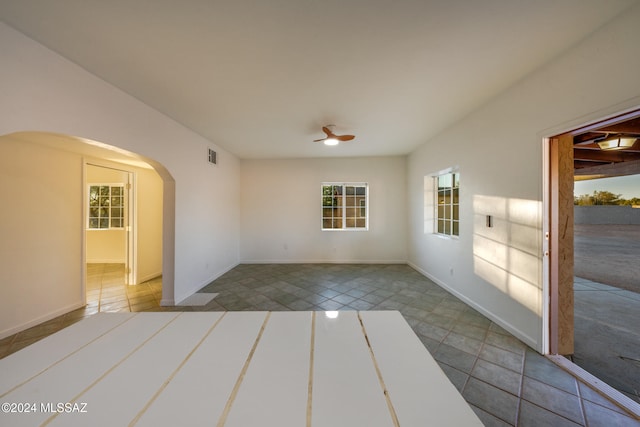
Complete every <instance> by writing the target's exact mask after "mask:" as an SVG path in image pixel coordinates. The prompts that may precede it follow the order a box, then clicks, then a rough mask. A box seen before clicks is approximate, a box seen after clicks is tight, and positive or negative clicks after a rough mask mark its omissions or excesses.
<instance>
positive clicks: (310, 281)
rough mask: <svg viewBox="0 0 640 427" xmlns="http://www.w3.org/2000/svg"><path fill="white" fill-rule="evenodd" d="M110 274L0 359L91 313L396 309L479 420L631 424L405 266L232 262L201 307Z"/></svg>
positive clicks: (1, 347)
mask: <svg viewBox="0 0 640 427" xmlns="http://www.w3.org/2000/svg"><path fill="white" fill-rule="evenodd" d="M114 275H117V274H116V273H114ZM112 279H113V280H114V281H115V279H114V278H110V277H109V274H105V278H104V279H103V284H102V291H101V293H97V294H96V293H93V294H92V298H93V297H96V295H97V296H99V298H100V299H99V301H98V302H96V303H93V302H92V303H91V304H89V305H88V306H87V308H86V309H80V310H76V311H74V312H72V313H69V314H67V315H65V316H61V317H60V318H58V319H54V320H52V321H50V322H47V323H46V324H44V325H40V326H38V327H36V328H32V329H30V330H27V331H24V332H21V333H19V334H16V335H14V336H12V337H9V338H6V339H4V340H2V341H0V357H1V356H4V355H6V354H9V353H11V352H13V351H16V350H17V349H19V348H22V347H24V346H25V345H28V344H30V343H31V342H33V341H35V340H37V339H40V338H42V337H44V336H46V335H48V334H50V333H53V332H55V331H56V330H59V329H60V328H62V327H63V326H66V325H68V324H71V323H73V322H74V321H77V320H79V319H81V318H82V317H84V316H86V315H90V314H93V313H95V312H97V311H142V310H181V311H218V310H232V311H240V310H271V311H279V310H370V309H371V310H384V309H388V310H399V311H400V312H401V313H402V314H403V316H404V317H405V319H406V320H407V322H408V323H409V324H410V325H411V327H412V328H413V329H414V331H415V332H416V334H417V335H418V336H419V337H420V339H421V340H422V342H423V343H424V345H425V347H426V348H427V349H428V350H429V351H430V352H431V353H432V354H433V356H434V358H435V359H436V360H437V361H438V363H439V364H440V366H441V367H442V369H443V370H444V372H445V373H446V374H447V376H448V377H449V379H450V380H451V382H452V383H453V384H454V385H455V386H456V387H457V388H458V390H459V391H460V392H461V393H462V395H463V396H464V398H465V399H466V400H467V402H468V403H469V404H470V405H471V406H472V408H473V409H474V411H476V413H477V414H478V416H479V417H480V418H481V419H482V421H483V422H484V423H485V424H486V425H488V426H589V427H595V426H614V425H615V426H639V425H640V421H638V420H635V419H633V418H631V417H629V416H628V414H626V413H625V411H623V410H622V409H620V408H618V407H617V406H616V405H614V404H612V403H611V402H609V401H608V400H606V399H604V398H603V397H601V396H600V395H599V394H597V393H596V392H594V391H593V390H591V389H590V388H589V387H587V386H586V385H585V384H583V383H581V382H580V381H577V380H576V379H575V378H574V377H573V376H571V375H570V374H568V373H566V372H565V371H563V370H562V369H560V368H559V367H557V366H556V365H555V364H553V363H552V362H550V361H549V360H548V359H547V358H545V357H544V356H541V355H539V354H538V353H537V352H535V351H533V350H531V349H530V348H528V347H527V346H526V345H524V344H523V343H522V342H520V341H519V340H517V339H516V338H514V337H513V336H512V335H511V334H509V333H508V332H507V331H505V330H504V329H502V328H501V327H499V326H498V325H496V324H495V323H493V322H491V321H490V320H489V319H487V318H486V317H484V316H483V315H481V314H480V313H478V312H477V311H475V310H474V309H472V308H471V307H469V306H467V305H466V304H464V303H462V302H461V301H459V300H458V299H457V298H455V297H453V296H452V295H451V294H449V293H448V292H446V291H445V290H443V289H442V288H440V287H439V286H437V285H436V284H435V283H433V282H431V281H430V280H428V279H426V278H425V277H424V276H422V275H421V274H419V273H418V272H416V271H415V270H413V269H412V268H411V267H409V266H407V265H377V264H376V265H351V264H348V265H345V264H330V265H327V264H302V265H301V264H295V265H272V264H268V265H239V266H237V267H236V268H234V269H233V270H231V271H229V272H228V273H226V274H225V275H223V276H222V277H220V278H219V279H218V280H216V281H214V282H213V283H211V284H210V285H208V286H206V287H204V288H203V289H201V290H200V291H199V292H215V293H219V295H218V296H217V297H216V298H215V299H214V300H213V301H211V302H210V303H209V304H207V305H205V306H200V307H170V308H167V307H158V306H157V304H158V301H159V299H160V291H159V289H160V286H159V282H158V281H156V282H154V283H147V284H145V285H139V286H145V287H143V288H141V289H140V290H138V289H136V290H135V291H131V290H125V291H124V293H122V292H118V291H115V290H111V289H110V288H111V287H117V285H115V284H114V283H113V282H112V281H111V280H112ZM111 285H113V286H111ZM105 289H106V291H105ZM133 292H135V294H134V293H133ZM137 298H140V300H138V299H137ZM145 298H146V299H145ZM152 300H153V302H152ZM152 305H153V306H152Z"/></svg>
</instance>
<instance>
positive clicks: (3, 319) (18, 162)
mask: <svg viewBox="0 0 640 427" xmlns="http://www.w3.org/2000/svg"><path fill="white" fill-rule="evenodd" d="M82 187H83V184H82V158H81V156H80V155H77V154H72V153H65V152H62V151H59V150H53V149H48V148H45V147H39V146H36V145H33V144H24V143H22V142H16V141H15V140H13V139H11V138H9V137H3V138H2V140H1V141H0V195H1V197H2V200H3V201H4V203H3V207H2V209H0V227H1V228H0V229H1V236H2V237H1V238H0V262H1V263H2V265H1V268H0V338H2V337H4V336H7V335H10V334H12V333H15V332H17V331H18V330H21V329H24V328H25V327H28V326H32V325H35V324H37V323H39V322H42V321H45V320H47V319H49V318H52V317H55V316H57V315H60V314H63V313H65V312H67V311H70V310H73V309H75V308H78V307H80V306H82V305H84V300H83V298H82V289H81V286H80V283H81V279H82V276H81V275H82V269H81V268H80V267H81V266H80V264H79V262H78V260H80V259H81V256H82V246H81V243H82V228H81V226H80V224H81V222H82V209H81V207H82Z"/></svg>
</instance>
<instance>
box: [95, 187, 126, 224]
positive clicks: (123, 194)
mask: <svg viewBox="0 0 640 427" xmlns="http://www.w3.org/2000/svg"><path fill="white" fill-rule="evenodd" d="M91 187H109V188H113V187H120V188H122V198H123V199H122V201H123V205H122V209H123V216H122V227H111V206H109V208H108V209H109V227H107V228H92V227H90V226H89V224H90V219H91V215H90V212H91V205H90V203H91ZM125 187H126V184H125V183H122V182H104V183H95V182H92V183H87V205H86V209H87V215H86V217H87V222H86V224H85V226H86V228H87V230H89V231H110V230H124V229H125V228H126V225H125V223H124V221H125V219H126V203H127V199H126V197H125V193H124V190H125ZM109 191H111V190H109Z"/></svg>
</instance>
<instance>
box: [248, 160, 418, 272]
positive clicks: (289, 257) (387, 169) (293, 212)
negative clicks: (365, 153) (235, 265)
mask: <svg viewBox="0 0 640 427" xmlns="http://www.w3.org/2000/svg"><path fill="white" fill-rule="evenodd" d="M241 177H242V178H241V186H242V200H241V224H242V230H241V243H240V248H241V249H240V253H241V260H242V262H245V263H252V262H255V263H262V262H291V263H296V262H298V263H300V262H365V263H369V262H371V263H384V262H391V263H394V262H402V263H404V262H406V259H407V247H406V242H407V229H406V218H407V213H406V212H407V211H406V205H407V202H406V157H370V158H328V159H327V158H322V159H283V160H242V162H241ZM323 182H367V183H368V184H369V213H370V216H369V230H368V231H322V230H321V184H322V183H323Z"/></svg>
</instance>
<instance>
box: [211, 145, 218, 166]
mask: <svg viewBox="0 0 640 427" xmlns="http://www.w3.org/2000/svg"><path fill="white" fill-rule="evenodd" d="M209 163H211V164H212V165H217V164H218V153H216V152H215V151H214V150H212V149H211V148H209Z"/></svg>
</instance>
